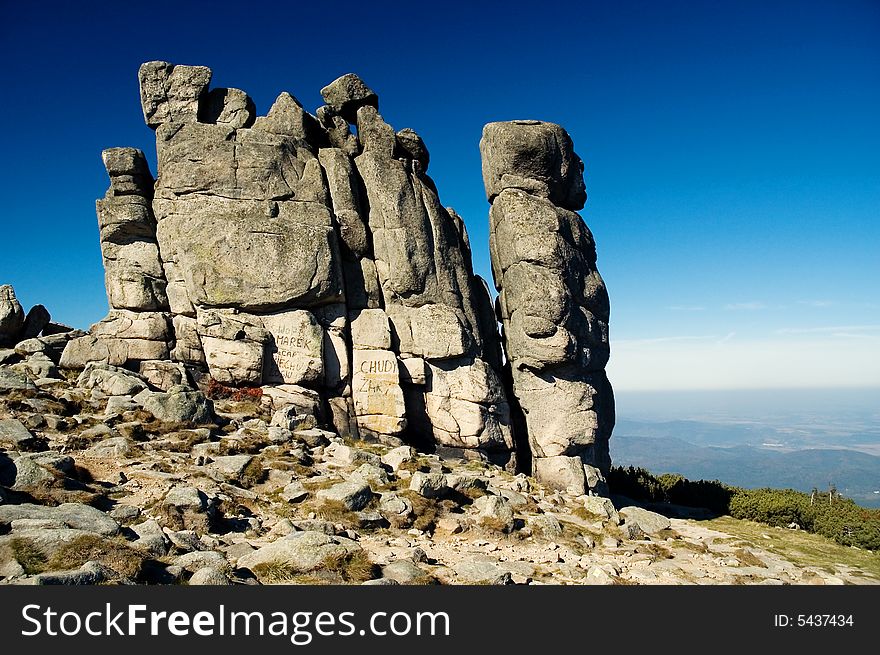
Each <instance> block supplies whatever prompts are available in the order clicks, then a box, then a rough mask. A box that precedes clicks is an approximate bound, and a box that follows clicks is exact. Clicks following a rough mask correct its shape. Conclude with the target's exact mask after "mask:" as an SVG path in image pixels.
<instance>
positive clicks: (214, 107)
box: [199, 88, 257, 128]
mask: <svg viewBox="0 0 880 655" xmlns="http://www.w3.org/2000/svg"><path fill="white" fill-rule="evenodd" d="M200 113H201V116H200V117H199V120H201V121H202V122H205V123H221V124H224V125H229V126H230V127H234V128H240V127H250V126H251V125H253V123H254V120H255V119H256V117H257V110H256V107H254V101H253V100H251V99H250V97H249V96H248V94H247V93H245V92H244V91H242V90H241V89H223V88H219V89H211V90H210V91H209V92H208V93H207V95H206V96H205V99H204V102H203V103H202V104H201V105H200Z"/></svg>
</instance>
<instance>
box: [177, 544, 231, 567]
mask: <svg viewBox="0 0 880 655" xmlns="http://www.w3.org/2000/svg"><path fill="white" fill-rule="evenodd" d="M174 564H175V565H176V566H179V567H180V568H182V569H183V570H184V571H190V572H192V573H194V572H196V571H198V570H199V569H203V568H206V567H214V568H216V569H222V568H223V567H225V566H227V562H226V558H225V557H223V555H221V554H220V553H218V552H217V551H214V550H197V551H193V552H189V553H184V554H183V555H180V556H179V557H177V558H175V560H174Z"/></svg>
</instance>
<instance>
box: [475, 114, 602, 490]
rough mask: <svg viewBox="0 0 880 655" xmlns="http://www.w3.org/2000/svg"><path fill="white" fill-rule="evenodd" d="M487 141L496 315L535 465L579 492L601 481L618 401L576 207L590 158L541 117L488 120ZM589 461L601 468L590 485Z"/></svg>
mask: <svg viewBox="0 0 880 655" xmlns="http://www.w3.org/2000/svg"><path fill="white" fill-rule="evenodd" d="M480 150H481V153H482V157H483V177H484V183H485V186H486V193H487V197H488V198H489V200H490V202H491V203H492V209H491V211H490V215H489V219H490V220H489V222H490V254H491V258H492V272H493V275H494V277H495V285H496V287H497V288H498V289H499V297H498V309H499V318H500V319H501V321H502V323H503V326H504V339H505V346H506V355H507V358H508V360H509V362H510V370H511V374H512V378H513V379H512V383H513V392H514V394H515V396H516V398H517V400H518V404H519V406H520V407H521V408H522V410H523V414H524V419H525V424H526V428H527V431H528V442H529V446H530V449H531V451H532V454H533V456H534V457H535V458H536V461H535V471H536V475H539V476H541V477H543V478H544V479H545V480H548V481H550V480H552V483H551V484H552V486H556V487H558V488H564V489H567V490H569V491H570V492H571V493H574V492H576V491H578V490H580V492H581V493H583V490H584V489H586V488H594V489H596V490H598V489H599V488H600V487H601V486H602V485H603V484H604V480H599V479H598V477H601V473H602V472H604V471H607V470H608V469H609V468H610V466H611V460H610V456H609V454H608V439H609V438H610V435H611V430H612V428H613V426H614V399H613V394H612V391H611V385H610V384H609V383H608V378H607V377H606V375H605V371H604V369H605V365H606V363H607V361H608V355H609V347H608V344H609V340H608V316H609V305H608V294H607V291H606V289H605V285H604V283H603V282H602V278H601V276H599V273H598V271H597V270H596V249H595V244H594V242H593V236H592V234H591V233H590V231H589V229H588V228H587V226H586V225H585V224H584V222H583V220H582V219H581V218H580V216H578V215H577V214H576V213H574V211H572V210H577V209H580V208H581V207H583V204H584V201H585V200H586V193H585V191H584V185H583V178H582V172H583V164H582V163H581V161H580V159H579V158H578V157H577V155H576V154H575V153H574V149H573V146H572V143H571V139H570V137H569V136H568V134H567V133H566V132H565V130H563V129H562V128H561V127H559V126H558V125H553V124H551V123H541V122H539V121H511V122H508V123H490V124H489V125H487V126H486V127H485V128H484V130H483V138H482V140H481V142H480ZM565 457H571V458H576V459H577V460H578V461H577V462H575V460H574V459H571V460H566V459H564V458H565ZM542 458H550V459H551V460H552V461H548V462H544V463H542V462H541V461H540V460H541V459H542ZM580 464H584V465H590V466H594V467H596V469H597V470H598V471H599V476H598V477H597V476H593V477H594V478H596V479H595V480H594V481H593V482H592V483H587V480H586V474H585V472H584V470H583V469H582V468H580Z"/></svg>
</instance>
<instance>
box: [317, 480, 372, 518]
mask: <svg viewBox="0 0 880 655" xmlns="http://www.w3.org/2000/svg"><path fill="white" fill-rule="evenodd" d="M317 497H318V499H319V500H324V501H328V500H329V501H333V502H337V503H342V504H343V505H344V506H345V508H346V509H347V510H349V511H352V512H356V511H357V510H359V509H363V508H364V507H365V506H366V505H367V503H368V502H370V499H371V498H372V497H373V492H372V490H371V489H370V485H369V483H367V482H366V481H365V480H363V479H361V478H354V477H353V478H352V479H350V480H346V481H345V482H340V483H339V484H335V485H333V486H332V487H330V488H329V489H321V490H320V491H318V493H317Z"/></svg>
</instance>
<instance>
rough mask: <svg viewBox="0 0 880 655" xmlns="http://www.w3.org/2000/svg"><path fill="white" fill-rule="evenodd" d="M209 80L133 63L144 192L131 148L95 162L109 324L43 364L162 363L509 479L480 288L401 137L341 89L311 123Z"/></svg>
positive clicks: (508, 450)
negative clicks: (315, 408)
mask: <svg viewBox="0 0 880 655" xmlns="http://www.w3.org/2000/svg"><path fill="white" fill-rule="evenodd" d="M210 80H211V71H210V69H208V68H205V67H202V66H175V65H173V64H169V63H166V62H149V63H146V64H144V65H143V66H141V69H140V71H139V81H140V93H141V103H142V108H143V113H144V118H145V120H146V123H147V125H149V126H150V127H151V128H153V129H154V130H155V131H156V148H157V159H158V170H157V176H156V180H155V182H154V180H153V178H152V176H151V174H150V172H149V170H148V167H147V164H146V160H145V158H144V155H143V153H142V152H140V151H138V150H136V149H133V148H112V149H110V150H106V151H105V152H104V153H103V158H104V164H105V166H106V168H107V172H108V174H109V176H110V189H109V190H108V192H107V194H106V196H105V197H104V198H103V199H102V200H99V201H98V204H97V210H98V219H99V225H100V229H101V251H102V254H103V257H104V264H105V270H106V286H107V295H108V300H109V304H110V313H109V315H108V316H107V317H106V318H105V319H104V320H102V321H101V322H99V323H97V324H96V325H94V326H92V328H91V329H90V331H89V334H88V335H86V336H83V337H81V338H77V339H74V340H72V341H71V342H70V344H69V345H68V346H67V348H66V349H65V351H64V355H63V357H62V360H61V364H62V366H65V367H69V368H82V367H85V366H86V365H87V364H88V363H90V362H101V363H104V364H107V365H111V366H124V367H127V368H130V369H134V370H138V371H139V372H141V373H144V374H146V372H147V371H149V370H153V369H156V367H157V366H158V365H159V364H160V363H163V362H167V361H169V360H170V361H172V362H176V363H179V364H181V365H183V366H184V367H186V369H187V370H188V371H189V375H190V376H191V377H193V378H194V379H199V378H200V377H202V375H203V373H204V372H207V373H208V374H209V375H210V378H211V379H213V380H214V381H216V382H217V383H221V384H224V385H230V386H258V385H271V386H272V387H273V388H274V390H275V392H280V393H288V394H294V395H299V396H307V397H310V395H313V394H315V393H317V394H318V396H319V397H320V399H321V404H322V410H323V412H324V416H325V418H326V420H327V422H328V423H331V424H332V425H333V426H334V427H335V429H337V430H338V431H339V432H340V433H341V434H344V435H348V434H352V433H357V434H360V435H362V436H365V435H374V436H376V437H378V438H380V439H383V440H386V441H391V442H392V443H396V442H400V443H402V441H401V439H402V440H404V441H407V442H409V443H414V444H420V445H430V446H436V447H441V448H449V449H453V450H454V451H455V452H458V453H464V454H467V453H477V452H479V453H483V454H485V455H486V456H489V457H490V458H493V459H496V460H498V461H503V462H507V463H508V464H509V465H510V466H511V467H513V466H515V458H514V457H513V455H512V453H513V436H512V433H511V427H510V410H509V407H508V404H507V400H506V396H505V391H504V384H503V383H502V381H501V378H500V372H501V362H502V357H501V349H500V343H499V338H498V334H497V328H496V322H495V317H494V315H493V311H492V306H491V300H490V297H489V292H488V288H487V286H486V284H485V282H484V281H483V280H481V279H480V278H479V277H477V276H475V275H474V273H473V269H472V265H471V255H470V249H469V245H468V238H467V234H466V232H465V228H464V223H463V221H462V220H461V218H460V217H459V216H458V215H457V214H456V213H455V212H454V211H452V210H451V209H447V208H445V207H443V205H442V204H441V203H440V200H439V197H438V194H437V190H436V187H435V185H434V182H433V181H432V180H431V178H430V177H428V175H427V167H428V163H429V156H428V151H427V148H426V147H425V144H424V142H423V141H422V139H421V138H420V137H419V135H418V134H417V133H416V132H414V131H413V130H410V129H404V130H400V131H399V132H395V130H394V129H393V128H392V127H391V126H390V125H388V124H387V123H386V122H385V121H384V120H383V119H382V117H381V115H380V114H379V112H378V104H379V103H378V97H377V96H376V94H375V93H374V92H373V91H372V90H371V89H370V88H369V87H367V85H366V84H365V83H364V82H363V80H361V79H360V78H358V77H357V76H356V75H353V74H348V75H344V76H342V77H340V78H339V79H337V80H336V81H334V82H332V83H331V84H329V85H328V86H326V87H325V88H324V89H322V90H321V94H322V96H323V98H324V101H325V102H326V105H324V106H322V107H320V108H319V109H318V110H317V112H316V115H312V114H310V113H309V112H307V111H306V110H305V109H304V108H303V107H302V105H301V104H300V102H299V101H298V100H297V99H296V98H295V97H293V96H292V95H290V94H288V93H282V94H281V95H279V96H278V98H277V100H276V101H275V103H274V104H273V105H272V107H271V108H270V109H269V111H268V112H267V113H266V115H265V116H257V115H256V111H255V108H254V103H253V102H252V101H251V100H250V98H249V97H248V96H247V94H246V93H245V92H243V91H241V90H239V89H211V90H209V84H210ZM352 124H354V125H356V128H357V135H356V136H355V135H354V134H352V130H351V127H350V126H351V125H352Z"/></svg>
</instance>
